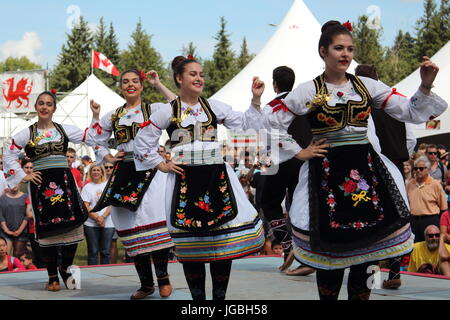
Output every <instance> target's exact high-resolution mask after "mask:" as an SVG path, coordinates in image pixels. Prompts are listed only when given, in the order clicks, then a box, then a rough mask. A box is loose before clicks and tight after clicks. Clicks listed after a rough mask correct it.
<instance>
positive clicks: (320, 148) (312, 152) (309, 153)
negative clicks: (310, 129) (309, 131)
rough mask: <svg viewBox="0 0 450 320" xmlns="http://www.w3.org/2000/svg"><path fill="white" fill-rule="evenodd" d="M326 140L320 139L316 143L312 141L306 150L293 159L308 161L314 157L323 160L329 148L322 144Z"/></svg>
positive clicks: (328, 145)
mask: <svg viewBox="0 0 450 320" xmlns="http://www.w3.org/2000/svg"><path fill="white" fill-rule="evenodd" d="M326 140H327V139H325V138H322V139H320V140H317V141H312V142H311V144H310V145H309V146H308V147H307V148H306V149H303V150H302V151H300V152H299V153H297V154H296V155H295V157H296V158H297V159H300V160H309V159H312V158H315V157H319V158H324V157H325V154H326V153H328V150H327V148H329V147H330V146H331V145H330V144H324V142H325V141H326Z"/></svg>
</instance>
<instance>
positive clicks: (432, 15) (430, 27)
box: [416, 0, 448, 60]
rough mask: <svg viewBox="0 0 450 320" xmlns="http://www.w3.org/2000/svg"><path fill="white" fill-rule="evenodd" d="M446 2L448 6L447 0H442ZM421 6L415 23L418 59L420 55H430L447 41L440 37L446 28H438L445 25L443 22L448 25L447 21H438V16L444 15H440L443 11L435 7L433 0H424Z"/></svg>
mask: <svg viewBox="0 0 450 320" xmlns="http://www.w3.org/2000/svg"><path fill="white" fill-rule="evenodd" d="M446 2H447V7H448V1H442V3H443V4H445V3H446ZM423 6H424V13H423V16H422V17H421V18H419V19H418V20H417V23H416V30H417V46H416V50H417V54H418V57H417V59H418V60H420V59H421V57H422V56H429V57H431V56H432V55H434V54H435V53H436V52H437V51H438V50H439V49H440V48H441V47H442V46H443V45H444V44H445V43H447V41H448V39H447V41H445V39H443V38H442V34H445V33H446V30H440V27H442V26H443V25H444V26H445V23H446V24H447V27H448V21H447V22H445V23H444V22H442V23H441V21H440V18H441V17H443V16H444V15H442V14H444V12H441V11H440V10H438V9H437V5H436V3H435V2H434V1H433V0H425V2H424V5H423ZM441 9H442V8H441ZM444 11H445V10H444ZM447 32H448V30H447ZM444 41H445V42H444Z"/></svg>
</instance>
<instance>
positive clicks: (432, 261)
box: [408, 225, 450, 274]
mask: <svg viewBox="0 0 450 320" xmlns="http://www.w3.org/2000/svg"><path fill="white" fill-rule="evenodd" d="M440 235H441V233H440V231H439V228H438V227H437V226H435V225H429V226H428V227H426V228H425V232H424V236H425V241H421V242H417V243H415V244H414V250H413V252H412V253H411V257H410V260H409V266H408V271H409V272H418V273H431V274H442V271H441V268H440V257H439V251H440V250H439V243H440ZM445 247H446V249H447V251H448V250H449V249H450V245H447V244H445Z"/></svg>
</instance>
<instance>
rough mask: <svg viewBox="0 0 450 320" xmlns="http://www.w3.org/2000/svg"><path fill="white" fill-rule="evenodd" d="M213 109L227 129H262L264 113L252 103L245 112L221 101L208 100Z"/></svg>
mask: <svg viewBox="0 0 450 320" xmlns="http://www.w3.org/2000/svg"><path fill="white" fill-rule="evenodd" d="M208 102H209V103H210V105H211V109H212V111H213V112H214V114H215V115H216V118H217V121H218V123H221V124H223V125H224V126H225V127H226V128H227V129H231V130H239V131H240V130H244V131H245V130H248V129H254V130H258V129H262V128H263V126H262V121H263V114H262V112H261V110H257V109H256V108H255V107H254V106H253V105H250V106H249V107H248V109H247V110H246V111H245V112H241V111H235V110H233V108H232V107H231V106H230V105H228V104H226V103H223V102H221V101H217V100H213V99H212V100H208Z"/></svg>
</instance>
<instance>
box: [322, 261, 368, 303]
mask: <svg viewBox="0 0 450 320" xmlns="http://www.w3.org/2000/svg"><path fill="white" fill-rule="evenodd" d="M374 264H376V263H373V262H372V263H370V262H369V263H364V264H360V265H356V266H351V267H350V273H349V275H348V281H347V292H348V300H369V297H370V292H371V289H370V288H369V287H368V286H367V281H368V280H369V277H370V276H371V275H372V274H371V273H370V272H368V268H369V266H371V265H374ZM344 272H345V269H337V270H320V269H317V274H316V280H317V287H318V289H319V297H320V300H337V299H338V296H339V291H340V290H341V286H342V281H343V279H344Z"/></svg>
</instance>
